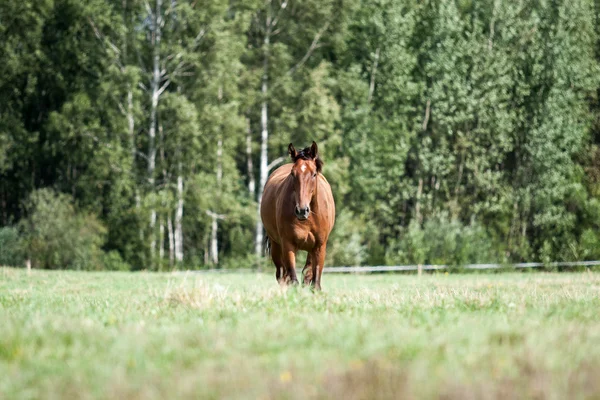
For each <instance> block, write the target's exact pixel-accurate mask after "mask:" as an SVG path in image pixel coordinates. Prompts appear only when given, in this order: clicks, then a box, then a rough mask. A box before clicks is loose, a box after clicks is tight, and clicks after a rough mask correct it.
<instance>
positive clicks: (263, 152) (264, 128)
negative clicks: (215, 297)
mask: <svg viewBox="0 0 600 400" xmlns="http://www.w3.org/2000/svg"><path fill="white" fill-rule="evenodd" d="M270 44H271V15H270V14H268V15H267V30H266V33H265V39H264V47H265V53H264V59H263V76H262V86H261V94H262V105H261V112H260V127H261V133H260V181H259V185H258V194H257V198H256V200H257V201H256V202H257V204H258V218H257V220H256V236H255V239H256V242H255V246H254V248H255V252H256V255H258V256H260V255H262V252H263V240H264V236H263V226H262V222H261V218H260V203H261V201H262V195H263V190H264V187H265V183H266V182H267V178H268V176H269V169H268V168H269V167H268V164H269V161H268V154H267V148H268V143H269V128H268V120H269V109H268V103H267V95H268V93H269V82H268V80H269V50H270V49H269V46H270Z"/></svg>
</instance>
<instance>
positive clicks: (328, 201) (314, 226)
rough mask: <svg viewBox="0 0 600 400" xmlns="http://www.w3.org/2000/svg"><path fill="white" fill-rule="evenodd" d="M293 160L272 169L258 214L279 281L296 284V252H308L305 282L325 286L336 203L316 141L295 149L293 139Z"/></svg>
mask: <svg viewBox="0 0 600 400" xmlns="http://www.w3.org/2000/svg"><path fill="white" fill-rule="evenodd" d="M288 150H289V154H290V157H291V158H292V161H293V164H286V165H282V166H281V167H279V168H277V170H275V172H273V173H272V174H271V176H270V177H269V179H268V180H267V183H266V184H265V190H264V193H263V198H262V203H261V206H260V216H261V218H262V222H263V225H264V226H265V230H266V231H267V240H268V241H269V242H270V246H271V257H272V258H273V262H274V263H275V267H276V268H277V272H276V275H275V276H276V278H277V281H278V282H279V283H280V284H290V283H291V284H297V283H298V278H297V277H296V253H297V252H298V250H304V251H307V252H308V257H307V259H306V265H305V266H304V269H303V270H302V273H303V274H304V281H303V283H304V284H305V285H306V284H310V285H312V286H314V288H315V289H317V290H321V274H322V272H323V264H324V262H325V252H326V247H327V239H328V238H329V233H330V232H331V229H332V228H333V224H334V222H335V203H334V201H333V194H332V193H331V187H330V186H329V182H327V179H325V177H324V176H323V175H322V174H321V168H322V166H323V161H321V159H320V158H319V153H318V148H317V144H316V143H315V142H313V143H312V146H311V147H307V148H305V149H304V150H301V151H296V149H295V148H294V146H293V145H292V144H291V143H290V145H289V147H288Z"/></svg>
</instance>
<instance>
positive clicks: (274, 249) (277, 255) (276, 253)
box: [271, 241, 286, 284]
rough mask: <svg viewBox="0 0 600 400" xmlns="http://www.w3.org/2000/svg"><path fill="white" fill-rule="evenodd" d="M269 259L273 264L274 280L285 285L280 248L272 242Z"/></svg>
mask: <svg viewBox="0 0 600 400" xmlns="http://www.w3.org/2000/svg"><path fill="white" fill-rule="evenodd" d="M271 259H272V260H273V264H275V268H276V270H275V278H276V279H277V282H279V284H283V283H285V279H286V273H285V267H284V265H283V259H282V251H281V246H280V245H279V244H277V243H275V242H274V241H271Z"/></svg>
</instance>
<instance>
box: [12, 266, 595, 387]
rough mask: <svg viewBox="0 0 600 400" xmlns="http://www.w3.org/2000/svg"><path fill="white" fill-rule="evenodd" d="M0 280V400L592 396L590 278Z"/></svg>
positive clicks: (123, 276) (35, 276) (71, 275)
mask: <svg viewBox="0 0 600 400" xmlns="http://www.w3.org/2000/svg"><path fill="white" fill-rule="evenodd" d="M323 289H324V292H323V293H320V294H316V295H315V294H312V293H311V292H310V291H309V290H306V289H297V290H295V289H291V290H287V291H286V290H282V289H280V288H279V287H278V286H277V285H276V283H275V278H274V277H273V276H271V274H269V275H266V274H249V273H246V274H243V273H237V274H187V275H186V274H151V273H135V274H133V273H78V272H41V271H33V272H32V274H31V276H28V275H27V274H26V273H25V271H23V270H16V269H0V398H2V399H38V398H44V399H55V398H56V399H59V398H110V399H114V398H144V399H158V398H234V399H237V398H252V399H253V398H264V399H270V398H289V399H305V398H344V399H370V398H403V399H406V398H446V399H459V398H460V399H464V398H507V397H509V398H510V397H512V398H514V397H520V398H549V399H564V398H581V399H586V398H589V399H598V398H600V273H591V272H585V273H563V274H552V273H523V274H517V273H514V274H497V275H492V274H490V275H487V274H486V275H483V274H479V275H444V274H438V275H426V276H422V277H417V276H409V275H345V276H332V275H324V277H323Z"/></svg>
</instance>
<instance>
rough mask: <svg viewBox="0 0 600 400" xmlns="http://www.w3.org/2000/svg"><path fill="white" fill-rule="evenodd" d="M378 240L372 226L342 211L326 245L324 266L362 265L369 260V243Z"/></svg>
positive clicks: (348, 212)
mask: <svg viewBox="0 0 600 400" xmlns="http://www.w3.org/2000/svg"><path fill="white" fill-rule="evenodd" d="M377 239H378V235H377V232H376V231H375V229H374V227H373V226H372V224H370V223H368V222H367V221H365V220H364V218H361V217H357V216H355V215H354V214H352V213H351V212H350V211H345V210H344V211H342V212H341V213H340V214H339V215H338V216H337V217H336V221H335V226H334V228H333V231H332V233H331V236H330V238H329V241H328V243H327V261H326V264H328V265H334V266H345V265H363V264H365V263H366V262H367V261H368V258H369V247H370V244H371V241H376V240H377Z"/></svg>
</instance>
